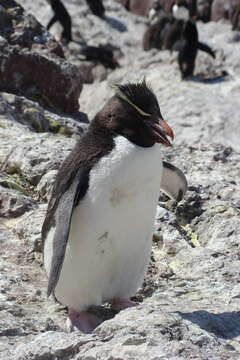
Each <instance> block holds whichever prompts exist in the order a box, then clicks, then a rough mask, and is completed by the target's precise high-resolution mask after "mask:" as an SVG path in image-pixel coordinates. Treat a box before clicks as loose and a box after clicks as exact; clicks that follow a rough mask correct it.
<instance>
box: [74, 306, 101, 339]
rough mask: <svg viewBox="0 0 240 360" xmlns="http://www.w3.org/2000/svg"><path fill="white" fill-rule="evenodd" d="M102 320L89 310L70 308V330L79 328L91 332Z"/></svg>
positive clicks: (87, 332) (86, 332) (84, 331)
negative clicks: (78, 310)
mask: <svg viewBox="0 0 240 360" xmlns="http://www.w3.org/2000/svg"><path fill="white" fill-rule="evenodd" d="M101 322H102V321H101V320H100V319H99V318H98V317H97V316H96V315H94V314H90V313H89V312H87V311H80V312H77V311H75V310H73V309H70V308H69V309H68V320H67V327H68V329H69V330H70V331H73V330H76V329H77V330H80V331H82V332H83V333H85V334H90V333H92V332H93V330H94V329H95V328H96V327H97V326H98V325H100V324H101Z"/></svg>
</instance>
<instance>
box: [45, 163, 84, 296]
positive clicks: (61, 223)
mask: <svg viewBox="0 0 240 360" xmlns="http://www.w3.org/2000/svg"><path fill="white" fill-rule="evenodd" d="M88 176H89V172H88V171H86V170H85V169H83V168H79V169H78V171H77V172H76V174H75V176H74V177H73V178H72V179H71V181H70V183H68V185H65V189H63V192H62V193H60V195H59V194H58V196H56V197H55V196H54V195H53V196H52V198H51V200H50V202H49V207H48V212H47V216H46V219H45V221H44V224H43V230H42V233H43V239H44V240H45V241H46V238H47V236H48V234H49V233H50V231H51V230H52V229H53V231H54V234H53V240H52V242H53V245H52V248H53V253H52V259H51V265H50V272H49V275H48V288H47V296H49V295H51V293H54V290H55V287H56V285H57V282H58V279H59V276H60V273H61V268H62V265H63V261H64V257H65V251H66V247H67V242H68V235H69V231H70V224H71V218H72V213H73V210H74V207H75V206H76V205H77V204H78V202H79V200H81V198H82V197H83V196H84V194H85V193H86V191H87V187H88V185H87V184H88ZM58 185H60V184H59V182H58V181H56V183H55V188H57V186H58ZM53 194H54V191H53Z"/></svg>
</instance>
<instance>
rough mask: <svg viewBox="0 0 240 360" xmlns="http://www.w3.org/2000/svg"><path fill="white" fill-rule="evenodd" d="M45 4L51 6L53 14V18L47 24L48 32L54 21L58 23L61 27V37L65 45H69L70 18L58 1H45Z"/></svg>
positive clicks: (70, 37)
mask: <svg viewBox="0 0 240 360" xmlns="http://www.w3.org/2000/svg"><path fill="white" fill-rule="evenodd" d="M47 2H48V3H49V4H50V5H51V7H52V10H53V12H54V16H53V17H52V19H51V20H50V21H49V23H48V24H47V30H50V28H51V27H52V26H53V24H55V22H56V21H59V22H60V24H61V25H62V27H63V31H62V34H61V37H62V39H64V40H65V41H66V42H67V43H69V42H70V41H72V20H71V16H70V15H69V13H68V11H67V9H66V8H65V6H64V5H63V3H62V2H61V1H60V0H47Z"/></svg>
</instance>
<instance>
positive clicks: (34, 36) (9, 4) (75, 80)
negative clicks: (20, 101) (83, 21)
mask: <svg viewBox="0 0 240 360" xmlns="http://www.w3.org/2000/svg"><path fill="white" fill-rule="evenodd" d="M0 5H1V16H2V27H1V34H0V35H1V39H0V69H1V70H0V76H1V84H0V91H5V92H9V93H14V94H17V95H24V96H25V97H27V98H29V99H33V100H35V101H37V102H39V103H40V104H42V105H44V106H46V107H49V108H51V109H52V110H55V111H62V112H65V113H76V112H77V111H78V109H79V103H78V98H79V95H80V92H81V90H82V80H81V73H80V71H79V70H78V69H77V68H76V67H75V66H74V65H72V64H70V63H68V62H66V61H65V60H64V59H63V57H64V55H63V51H62V49H61V47H60V45H59V44H58V43H57V42H56V41H55V40H53V39H52V38H50V37H49V33H48V32H47V31H46V29H45V28H43V26H42V25H40V23H38V22H37V20H36V19H35V18H34V17H33V16H32V15H28V14H26V13H25V12H24V10H23V8H22V7H21V6H19V5H18V4H17V3H15V2H14V1H12V0H11V1H3V0H2V1H1V3H0Z"/></svg>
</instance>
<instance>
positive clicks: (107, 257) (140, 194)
mask: <svg viewBox="0 0 240 360" xmlns="http://www.w3.org/2000/svg"><path fill="white" fill-rule="evenodd" d="M115 89H116V94H115V95H114V96H113V97H112V98H111V99H110V100H109V101H108V102H107V103H106V105H105V106H104V107H103V109H102V110H101V111H100V112H99V113H97V115H96V116H95V118H94V119H93V120H92V122H91V124H90V125H89V128H88V130H87V132H86V133H85V134H84V135H83V136H82V138H81V140H80V141H79V142H78V143H77V144H76V146H75V147H74V149H73V150H72V152H71V153H70V154H69V156H68V157H67V158H66V160H65V161H64V162H63V164H62V167H61V168H60V170H59V172H58V175H57V178H56V182H55V184H54V187H53V191H52V195H51V199H50V202H49V206H48V210H47V214H46V218H45V221H44V224H43V228H42V236H43V240H44V266H45V269H46V272H47V276H48V290H47V294H48V295H50V294H53V295H54V296H55V298H56V299H57V300H58V301H59V302H60V303H62V304H63V305H65V306H67V307H68V314H69V320H68V321H69V322H70V325H71V327H72V328H78V329H80V330H81V331H83V332H85V333H88V332H91V331H92V330H93V329H94V328H95V327H96V326H97V325H98V324H99V323H100V320H99V319H98V318H97V317H96V316H95V315H93V314H91V313H89V312H88V309H89V307H90V306H94V305H100V304H102V303H104V302H108V303H110V304H111V305H112V307H113V308H114V309H116V310H121V309H124V308H126V307H129V306H133V305H135V303H133V302H132V301H130V297H131V296H132V295H134V294H135V293H136V291H137V289H138V288H139V287H140V286H141V284H142V281H143V278H144V274H145V271H146V268H147V265H148V263H149V259H150V252H151V241H152V232H153V223H154V215H155V210H156V206H157V202H158V196H159V190H160V182H161V177H162V172H163V165H162V157H161V145H165V146H170V145H171V143H170V142H169V140H168V138H167V137H168V136H170V137H171V138H172V139H173V131H172V129H171V128H170V126H169V125H168V124H167V123H166V122H165V121H164V120H163V118H162V115H161V112H160V108H159V104H158V101H157V98H156V96H155V95H154V93H153V92H152V90H151V89H150V88H149V87H148V86H147V85H146V83H145V81H143V82H141V83H129V84H126V85H116V87H115ZM165 166H166V164H165ZM175 169H176V168H175ZM167 171H168V173H169V172H170V173H171V171H173V172H174V167H173V168H172V170H171V167H169V166H167ZM176 179H178V180H179V184H180V186H179V187H181V185H183V188H184V187H185V184H184V181H182V179H181V174H180V175H179V174H177V173H176V174H175V177H174V187H175V188H176V186H178V185H176V184H177V183H176ZM178 180H177V181H178ZM164 181H165V185H167V186H166V188H167V187H168V189H166V192H168V193H170V195H171V181H169V178H168V177H167V178H166V177H165V180H164ZM181 181H182V182H181ZM166 183H168V184H166ZM165 185H164V184H162V185H161V187H162V188H164V187H165ZM172 190H173V193H175V194H174V195H173V196H175V197H177V196H178V195H179V192H176V189H172ZM181 191H182V189H181ZM183 191H185V190H183Z"/></svg>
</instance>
